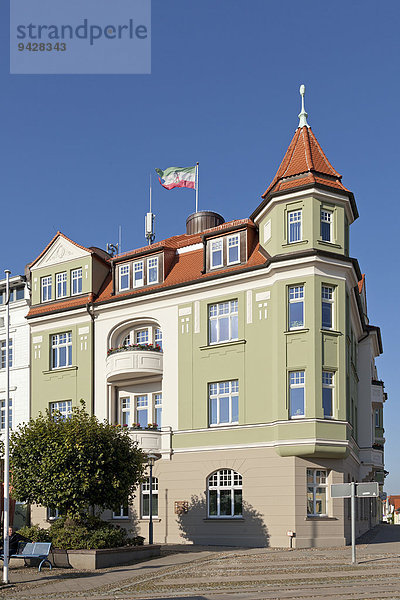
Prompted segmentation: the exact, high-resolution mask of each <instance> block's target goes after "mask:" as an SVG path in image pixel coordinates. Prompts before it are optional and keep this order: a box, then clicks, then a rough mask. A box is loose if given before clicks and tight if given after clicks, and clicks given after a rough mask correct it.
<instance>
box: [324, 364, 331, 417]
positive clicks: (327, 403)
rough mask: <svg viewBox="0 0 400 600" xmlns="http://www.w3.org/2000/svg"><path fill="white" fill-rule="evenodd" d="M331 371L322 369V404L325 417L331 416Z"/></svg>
mask: <svg viewBox="0 0 400 600" xmlns="http://www.w3.org/2000/svg"><path fill="white" fill-rule="evenodd" d="M333 383H334V382H333V373H332V372H331V371H322V406H323V409H324V417H325V419H329V418H330V417H333V389H334V385H333Z"/></svg>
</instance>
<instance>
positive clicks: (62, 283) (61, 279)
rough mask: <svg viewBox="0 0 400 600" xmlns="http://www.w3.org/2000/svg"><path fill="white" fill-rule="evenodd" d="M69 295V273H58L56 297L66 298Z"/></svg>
mask: <svg viewBox="0 0 400 600" xmlns="http://www.w3.org/2000/svg"><path fill="white" fill-rule="evenodd" d="M66 295H67V274H66V273H65V272H64V273H57V275H56V298H65V297H66Z"/></svg>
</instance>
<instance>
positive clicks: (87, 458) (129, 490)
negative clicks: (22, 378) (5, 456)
mask: <svg viewBox="0 0 400 600" xmlns="http://www.w3.org/2000/svg"><path fill="white" fill-rule="evenodd" d="M82 405H83V406H82V408H74V409H72V415H71V416H70V417H69V418H68V419H65V420H64V419H62V417H61V415H60V414H59V413H55V414H54V413H53V414H51V413H50V412H49V411H46V413H45V414H40V415H39V416H38V418H37V419H31V420H30V421H29V423H26V424H24V425H22V426H21V427H20V428H19V429H18V430H17V431H16V432H14V433H13V434H12V436H11V439H10V469H11V473H12V486H13V496H14V497H15V498H16V499H17V500H20V501H23V502H28V503H31V504H42V505H43V506H48V507H49V508H58V510H59V512H60V513H61V514H63V515H67V516H69V517H71V518H72V519H75V518H77V517H78V516H79V515H83V514H87V513H88V510H89V507H90V506H97V507H99V508H100V509H116V508H117V507H119V506H121V505H124V504H126V502H127V501H129V500H130V499H132V497H133V496H134V491H135V488H136V487H137V485H138V483H139V482H140V481H141V478H142V477H143V472H144V468H145V463H144V461H145V454H144V453H143V452H142V451H141V450H140V449H139V448H138V447H137V443H136V442H133V441H132V439H131V438H130V436H129V433H128V431H126V430H125V429H121V428H120V427H115V426H113V425H109V424H108V423H106V422H99V421H98V419H97V418H96V417H95V416H90V415H88V413H87V412H86V410H85V407H84V403H83V402H82Z"/></svg>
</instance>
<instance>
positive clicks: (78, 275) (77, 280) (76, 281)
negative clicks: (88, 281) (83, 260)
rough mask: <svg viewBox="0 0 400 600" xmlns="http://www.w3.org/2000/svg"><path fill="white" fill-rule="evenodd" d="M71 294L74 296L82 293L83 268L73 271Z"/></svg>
mask: <svg viewBox="0 0 400 600" xmlns="http://www.w3.org/2000/svg"><path fill="white" fill-rule="evenodd" d="M71 294H72V296H76V295H77V294H82V269H74V270H73V271H71Z"/></svg>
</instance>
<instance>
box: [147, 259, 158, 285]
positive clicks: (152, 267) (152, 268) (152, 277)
mask: <svg viewBox="0 0 400 600" xmlns="http://www.w3.org/2000/svg"><path fill="white" fill-rule="evenodd" d="M147 283H149V284H150V283H158V258H148V259H147Z"/></svg>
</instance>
